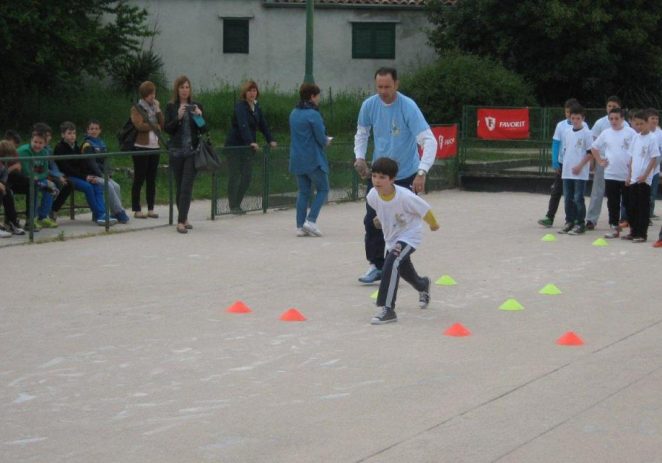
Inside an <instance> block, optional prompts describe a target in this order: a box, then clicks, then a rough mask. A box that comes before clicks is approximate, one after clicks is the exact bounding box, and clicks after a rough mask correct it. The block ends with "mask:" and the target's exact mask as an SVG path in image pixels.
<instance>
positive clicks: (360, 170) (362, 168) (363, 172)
mask: <svg viewBox="0 0 662 463" xmlns="http://www.w3.org/2000/svg"><path fill="white" fill-rule="evenodd" d="M354 170H356V173H357V174H359V177H361V178H362V179H366V178H368V177H369V176H370V168H369V167H368V163H367V162H365V159H361V158H357V159H356V161H354Z"/></svg>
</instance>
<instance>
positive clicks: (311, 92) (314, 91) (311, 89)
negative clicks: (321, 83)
mask: <svg viewBox="0 0 662 463" xmlns="http://www.w3.org/2000/svg"><path fill="white" fill-rule="evenodd" d="M319 94H320V88H319V87H318V86H317V85H315V84H309V83H305V82H304V83H303V84H301V87H299V98H301V101H308V100H310V99H311V98H312V97H314V96H315V95H319Z"/></svg>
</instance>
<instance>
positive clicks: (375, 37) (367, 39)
mask: <svg viewBox="0 0 662 463" xmlns="http://www.w3.org/2000/svg"><path fill="white" fill-rule="evenodd" d="M352 58H354V59H395V24H394V23H352Z"/></svg>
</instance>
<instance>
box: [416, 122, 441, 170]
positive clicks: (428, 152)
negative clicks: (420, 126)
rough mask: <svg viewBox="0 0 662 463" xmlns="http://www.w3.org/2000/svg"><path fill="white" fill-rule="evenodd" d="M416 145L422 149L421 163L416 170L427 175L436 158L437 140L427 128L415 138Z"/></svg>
mask: <svg viewBox="0 0 662 463" xmlns="http://www.w3.org/2000/svg"><path fill="white" fill-rule="evenodd" d="M416 143H417V144H418V146H420V147H422V148H423V156H422V157H421V162H420V164H419V165H418V168H419V169H422V170H424V171H425V172H426V173H427V172H428V171H429V170H430V167H432V165H433V164H434V160H435V158H436V157H437V140H436V139H435V137H434V134H433V133H432V130H431V129H430V128H427V129H426V130H423V131H422V132H420V133H419V134H418V135H417V136H416Z"/></svg>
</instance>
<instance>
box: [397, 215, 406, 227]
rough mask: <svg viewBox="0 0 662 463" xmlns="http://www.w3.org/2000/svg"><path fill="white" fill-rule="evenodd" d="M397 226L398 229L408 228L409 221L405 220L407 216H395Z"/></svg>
mask: <svg viewBox="0 0 662 463" xmlns="http://www.w3.org/2000/svg"><path fill="white" fill-rule="evenodd" d="M395 224H396V227H400V228H403V227H406V226H407V220H406V219H405V215H404V214H396V215H395Z"/></svg>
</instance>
